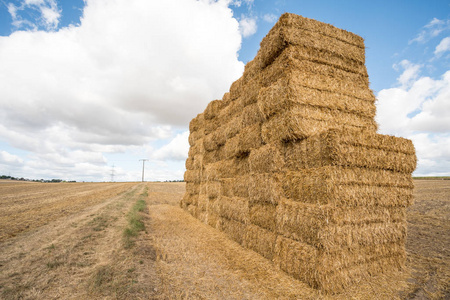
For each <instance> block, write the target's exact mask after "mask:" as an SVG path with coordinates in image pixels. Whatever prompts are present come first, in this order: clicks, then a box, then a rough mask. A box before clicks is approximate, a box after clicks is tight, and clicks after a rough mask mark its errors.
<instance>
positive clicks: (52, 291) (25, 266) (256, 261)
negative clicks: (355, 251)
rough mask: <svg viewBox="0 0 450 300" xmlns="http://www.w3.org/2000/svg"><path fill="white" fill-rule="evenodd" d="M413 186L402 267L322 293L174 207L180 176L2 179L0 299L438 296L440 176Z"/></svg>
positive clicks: (446, 214) (449, 239)
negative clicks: (160, 179)
mask: <svg viewBox="0 0 450 300" xmlns="http://www.w3.org/2000/svg"><path fill="white" fill-rule="evenodd" d="M415 186H416V189H415V203H414V205H413V206H411V207H410V208H409V209H408V212H407V218H408V239H407V244H406V248H407V253H408V256H407V263H406V267H405V269H404V270H403V271H402V272H396V273H390V274H382V275H379V276H374V277H370V278H366V279H364V280H363V281H362V282H361V283H360V285H358V286H353V287H350V288H349V289H348V290H346V291H345V292H344V293H342V294H338V295H325V294H322V293H320V292H319V291H317V290H314V289H311V288H310V287H308V286H307V285H306V284H304V283H302V282H300V281H297V280H295V279H293V278H291V277H289V276H288V275H286V274H285V273H283V272H281V271H280V270H278V269H277V268H275V267H274V266H273V264H272V263H271V262H270V261H268V260H266V259H264V258H262V257H261V256H259V255H257V254H256V253H255V252H253V251H251V250H248V249H244V248H242V247H240V246H239V245H238V244H236V243H235V242H233V241H231V240H229V239H228V238H227V236H226V235H225V234H224V233H221V232H218V231H216V230H214V229H212V228H210V227H208V226H207V225H205V224H203V223H201V222H200V221H198V220H197V219H195V218H193V217H192V216H190V215H189V214H188V213H186V212H185V211H183V210H182V209H180V208H179V206H178V203H179V201H180V199H181V197H182V196H183V193H184V190H185V185H184V183H126V184H122V183H80V184H74V183H67V184H65V183H64V184H62V183H56V184H53V183H51V184H50V183H48V184H40V183H38V184H34V183H15V184H6V183H2V184H0V205H1V206H0V209H1V210H0V220H1V221H0V225H1V228H2V231H1V232H2V240H1V241H0V298H2V299H448V298H449V297H450V290H449V285H450V252H449V249H450V235H449V232H450V222H449V221H450V220H449V219H450V181H449V180H416V181H415ZM137 201H144V202H145V208H143V209H142V210H140V211H139V213H138V214H139V216H140V217H141V220H142V222H143V230H142V231H140V233H139V234H137V235H136V236H133V237H132V239H133V240H132V244H131V246H129V244H127V243H125V239H124V236H125V232H127V228H128V227H127V226H129V223H130V213H131V212H132V211H133V207H134V205H135V203H137ZM127 245H128V246H127Z"/></svg>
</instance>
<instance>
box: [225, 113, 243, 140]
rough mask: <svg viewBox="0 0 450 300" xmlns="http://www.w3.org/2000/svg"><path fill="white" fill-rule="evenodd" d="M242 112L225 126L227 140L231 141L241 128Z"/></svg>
mask: <svg viewBox="0 0 450 300" xmlns="http://www.w3.org/2000/svg"><path fill="white" fill-rule="evenodd" d="M242 118H243V116H242V111H241V114H239V115H237V116H235V117H234V118H232V119H230V121H229V122H228V123H227V124H226V126H225V136H226V138H227V139H231V138H233V137H234V136H236V135H237V134H238V133H239V131H241V129H242V128H243V127H242V126H243V122H242Z"/></svg>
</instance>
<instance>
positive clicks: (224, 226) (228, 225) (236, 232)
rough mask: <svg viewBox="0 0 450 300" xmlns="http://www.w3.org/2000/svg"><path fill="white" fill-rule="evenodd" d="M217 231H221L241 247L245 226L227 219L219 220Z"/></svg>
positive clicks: (245, 230)
mask: <svg viewBox="0 0 450 300" xmlns="http://www.w3.org/2000/svg"><path fill="white" fill-rule="evenodd" d="M219 230H220V231H223V232H224V233H225V234H226V235H228V236H229V237H230V238H231V239H232V240H233V241H235V242H237V243H239V244H241V245H243V243H244V240H245V236H246V234H247V225H245V224H243V223H241V222H238V221H234V220H230V219H227V218H220V226H219Z"/></svg>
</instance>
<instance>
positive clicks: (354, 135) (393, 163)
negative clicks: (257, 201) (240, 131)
mask: <svg viewBox="0 0 450 300" xmlns="http://www.w3.org/2000/svg"><path fill="white" fill-rule="evenodd" d="M395 142H396V143H395ZM398 150H401V152H399V151H398ZM283 152H284V154H285V155H284V156H285V157H284V159H285V161H286V167H287V168H288V169H290V170H297V169H303V168H314V167H320V166H326V165H338V166H352V167H362V168H370V169H383V170H391V171H395V172H401V173H405V174H408V176H410V175H409V174H410V173H412V172H413V171H414V169H415V168H416V162H417V160H416V156H415V154H414V146H413V145H412V142H411V141H409V140H406V139H403V138H396V137H393V136H387V135H381V134H376V133H373V132H371V131H361V130H345V129H342V130H337V129H331V130H329V131H327V132H323V133H321V134H318V135H315V136H311V137H309V138H307V139H304V140H302V141H298V142H292V143H285V144H284V148H283Z"/></svg>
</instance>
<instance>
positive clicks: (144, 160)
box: [139, 158, 148, 182]
mask: <svg viewBox="0 0 450 300" xmlns="http://www.w3.org/2000/svg"><path fill="white" fill-rule="evenodd" d="M141 160H142V182H144V166H145V162H146V161H148V159H145V158H143V159H140V160H139V161H141Z"/></svg>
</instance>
